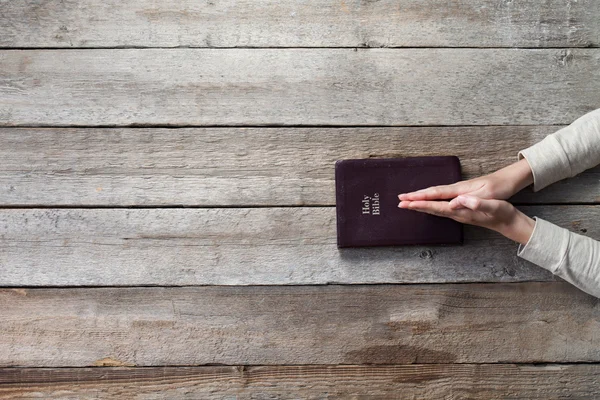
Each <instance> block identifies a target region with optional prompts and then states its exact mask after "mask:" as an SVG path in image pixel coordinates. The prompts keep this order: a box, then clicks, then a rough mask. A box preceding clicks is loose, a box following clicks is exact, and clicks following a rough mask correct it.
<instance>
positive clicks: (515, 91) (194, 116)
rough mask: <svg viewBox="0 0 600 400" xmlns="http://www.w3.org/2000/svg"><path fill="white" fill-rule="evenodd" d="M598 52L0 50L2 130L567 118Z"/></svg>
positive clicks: (591, 94)
mask: <svg viewBox="0 0 600 400" xmlns="http://www.w3.org/2000/svg"><path fill="white" fill-rule="evenodd" d="M599 64H600V49H546V50H542V49H358V50H357V49H354V50H353V49H167V50H165V49H145V50H143V49H122V50H78V51H71V50H54V51H41V50H26V51H3V52H0V71H1V72H0V86H1V87H2V88H3V90H2V91H0V126H24V125H25V126H69V125H80V126H96V125H102V126H117V125H118V126H125V125H140V124H141V125H156V124H158V125H169V126H181V125H218V126H222V125H539V124H552V125H555V124H569V123H571V122H572V121H574V120H575V119H576V118H578V117H580V116H581V115H583V114H585V113H587V112H589V111H592V110H594V109H596V108H598V105H599V104H600V69H599V68H598V65H599Z"/></svg>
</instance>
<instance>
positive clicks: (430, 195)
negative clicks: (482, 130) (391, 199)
mask: <svg viewBox="0 0 600 400" xmlns="http://www.w3.org/2000/svg"><path fill="white" fill-rule="evenodd" d="M532 183H533V174H532V172H531V168H530V167H529V163H528V162H527V161H526V160H525V159H524V158H523V159H521V160H519V161H517V162H516V163H514V164H511V165H509V166H507V167H505V168H502V169H499V170H498V171H496V172H494V173H491V174H489V175H485V176H480V177H478V178H474V179H469V180H467V181H461V182H456V183H453V184H451V185H441V186H431V187H429V188H426V189H421V190H418V191H416V192H410V193H403V194H399V195H398V198H399V199H400V200H408V201H414V200H442V199H454V198H455V197H456V196H459V195H461V194H469V195H473V196H477V197H479V198H481V199H508V198H509V197H511V196H512V195H514V194H515V193H517V192H519V191H520V190H521V189H523V188H524V187H526V186H529V185H531V184H532ZM450 208H452V209H459V208H463V206H462V204H461V203H459V202H458V201H457V200H456V199H454V200H452V201H450Z"/></svg>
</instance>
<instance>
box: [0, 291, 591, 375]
mask: <svg viewBox="0 0 600 400" xmlns="http://www.w3.org/2000/svg"><path fill="white" fill-rule="evenodd" d="M0 306H1V307H0V318H1V320H2V321H3V322H2V324H1V325H0V366H1V367H8V366H28V367H67V366H70V367H80V366H94V365H95V366H163V365H170V366H180V365H181V366H194V365H202V364H230V365H252V364H255V365H275V364H290V365H291V364H428V363H434V364H437V363H496V362H501V363H521V362H528V363H529V362H598V361H599V360H600V343H599V342H600V338H599V336H598V334H597V332H598V328H599V327H600V314H599V312H598V299H597V298H595V297H592V296H590V295H587V294H585V293H583V292H581V291H579V290H578V289H576V288H575V287H573V286H571V285H570V284H568V283H566V282H529V283H510V284H502V283H492V284H445V285H366V286H365V285H349V286H336V285H329V286H285V287H281V286H237V287H219V286H201V287H179V288H158V287H157V288H148V287H147V288H98V289H93V288H81V289H5V290H2V291H0Z"/></svg>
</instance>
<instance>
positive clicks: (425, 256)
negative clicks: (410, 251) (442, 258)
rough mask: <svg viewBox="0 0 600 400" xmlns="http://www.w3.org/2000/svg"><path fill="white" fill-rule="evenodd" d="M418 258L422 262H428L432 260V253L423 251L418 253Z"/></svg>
mask: <svg viewBox="0 0 600 400" xmlns="http://www.w3.org/2000/svg"><path fill="white" fill-rule="evenodd" d="M419 258H422V259H424V260H429V259H432V258H433V251H431V250H423V251H422V252H421V253H419Z"/></svg>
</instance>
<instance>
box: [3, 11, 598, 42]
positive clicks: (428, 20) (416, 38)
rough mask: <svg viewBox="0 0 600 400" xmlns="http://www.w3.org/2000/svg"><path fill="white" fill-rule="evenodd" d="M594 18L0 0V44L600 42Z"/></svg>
mask: <svg viewBox="0 0 600 400" xmlns="http://www.w3.org/2000/svg"><path fill="white" fill-rule="evenodd" d="M30 3H34V5H32V4H30ZM599 18H600V3H599V2H598V0H567V1H562V0H549V1H545V2H543V3H537V2H530V1H494V0H479V1H467V0H457V1H453V2H452V3H448V2H446V1H443V0H426V1H420V2H418V3H415V2H411V1H407V0H401V1H392V0H382V1H360V2H358V1H347V0H343V1H340V2H320V3H312V2H307V1H293V0H280V1H277V2H256V1H247V0H243V1H239V0H222V1H194V0H182V1H177V2H163V1H153V0H137V1H135V2H132V1H125V2H123V1H119V0H82V1H74V0H66V1H36V2H25V1H12V0H0V27H3V28H2V32H3V35H0V46H3V47H122V46H136V47H137V46H141V47H173V46H182V47H186V46H191V47H236V46H249V47H273V46H275V47H282V46H283V47H330V46H331V47H339V46H350V47H363V46H371V47H380V46H385V47H393V46H418V47H423V46H425V47H439V46H450V47H461V46H467V47H498V46H502V47H512V46H520V47H562V46H570V47H591V46H594V47H598V45H599V44H600V25H599V24H598V20H599Z"/></svg>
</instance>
